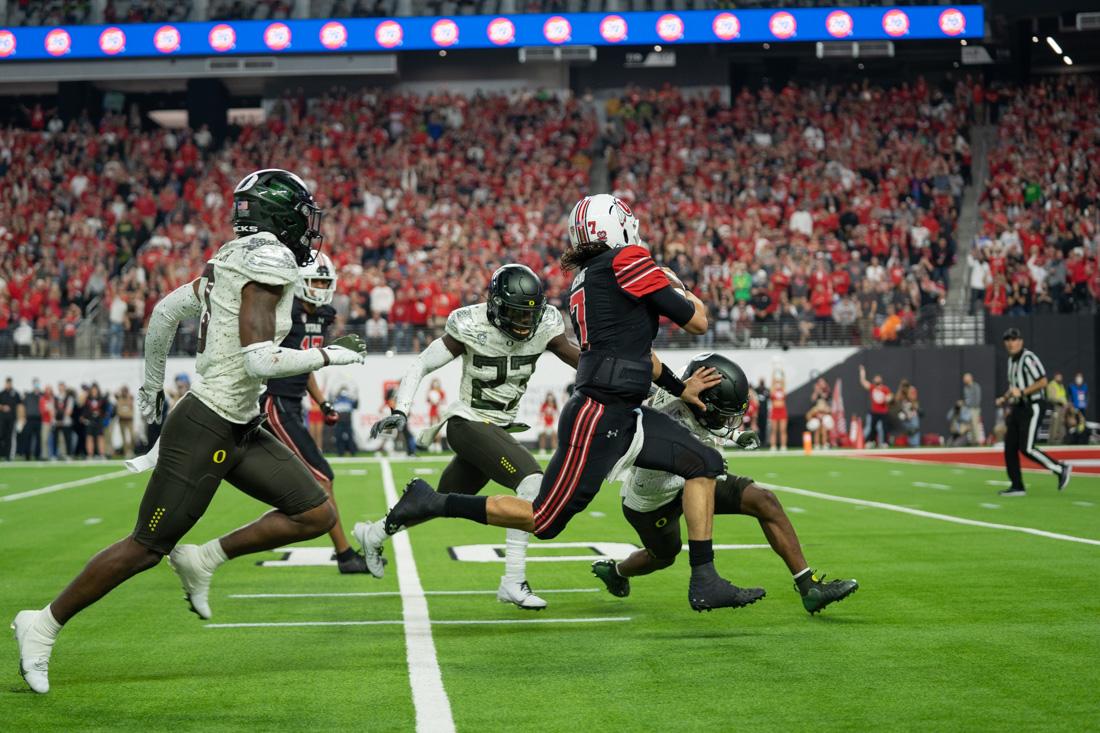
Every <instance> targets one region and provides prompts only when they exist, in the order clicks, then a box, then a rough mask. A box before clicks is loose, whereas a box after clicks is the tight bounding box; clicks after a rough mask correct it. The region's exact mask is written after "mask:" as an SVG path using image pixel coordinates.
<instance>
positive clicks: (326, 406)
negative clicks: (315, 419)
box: [321, 400, 336, 413]
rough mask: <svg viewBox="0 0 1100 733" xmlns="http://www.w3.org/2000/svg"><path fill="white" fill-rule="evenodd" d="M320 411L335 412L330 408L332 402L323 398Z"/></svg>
mask: <svg viewBox="0 0 1100 733" xmlns="http://www.w3.org/2000/svg"><path fill="white" fill-rule="evenodd" d="M321 412H326V413H327V412H336V411H335V410H334V409H332V403H331V402H329V401H328V400H325V401H324V402H322V403H321Z"/></svg>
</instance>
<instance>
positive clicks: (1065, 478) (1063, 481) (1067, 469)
mask: <svg viewBox="0 0 1100 733" xmlns="http://www.w3.org/2000/svg"><path fill="white" fill-rule="evenodd" d="M1071 473H1073V466H1071V465H1069V464H1068V463H1063V464H1062V473H1060V474H1058V490H1059V491H1061V490H1062V489H1064V488H1066V486H1068V485H1069V476H1070V474H1071Z"/></svg>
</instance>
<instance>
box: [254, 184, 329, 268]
mask: <svg viewBox="0 0 1100 733" xmlns="http://www.w3.org/2000/svg"><path fill="white" fill-rule="evenodd" d="M320 226H321V209H320V207H318V206H317V202H316V201H314V200H313V194H312V193H310V191H309V187H308V186H306V184H305V181H303V180H302V179H301V178H299V177H298V176H296V175H294V174H293V173H291V172H290V171H285V170H282V169H281V168H265V169H264V170H259V171H254V172H252V173H249V174H248V175H247V176H245V177H244V178H243V179H241V182H240V183H238V184H237V187H236V188H235V189H233V231H234V232H235V233H236V234H237V236H245V235H248V234H255V233H257V232H269V233H271V234H274V235H275V237H276V239H278V240H279V241H280V242H282V243H283V244H284V245H285V246H286V247H287V248H288V249H289V250H290V251H291V252H292V253H293V254H294V259H295V260H296V261H297V262H298V266H299V267H305V266H306V265H308V264H310V263H311V262H313V258H314V255H313V251H314V250H319V249H320V248H321V239H322V238H323V237H322V235H321V231H320Z"/></svg>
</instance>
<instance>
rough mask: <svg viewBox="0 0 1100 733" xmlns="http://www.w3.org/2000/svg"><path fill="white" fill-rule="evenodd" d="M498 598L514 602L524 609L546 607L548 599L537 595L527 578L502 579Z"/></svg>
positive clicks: (501, 600) (534, 609)
mask: <svg viewBox="0 0 1100 733" xmlns="http://www.w3.org/2000/svg"><path fill="white" fill-rule="evenodd" d="M497 600H498V601H500V602H501V603H514V604H515V605H516V606H518V607H519V608H522V609H523V610H524V611H541V610H543V609H544V608H546V601H544V600H542V599H541V598H539V597H538V596H536V595H535V594H534V593H533V592H532V591H531V586H529V585H527V581H526V580H519V581H516V580H508V579H507V578H501V579H500V588H498V589H497Z"/></svg>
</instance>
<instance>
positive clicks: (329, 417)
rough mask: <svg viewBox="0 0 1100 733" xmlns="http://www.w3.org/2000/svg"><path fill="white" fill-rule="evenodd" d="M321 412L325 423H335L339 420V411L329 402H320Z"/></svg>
mask: <svg viewBox="0 0 1100 733" xmlns="http://www.w3.org/2000/svg"><path fill="white" fill-rule="evenodd" d="M321 414H323V415H324V416H325V425H335V424H336V423H337V421H339V420H340V413H339V412H337V411H336V410H335V409H333V407H332V403H331V402H322V403H321Z"/></svg>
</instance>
